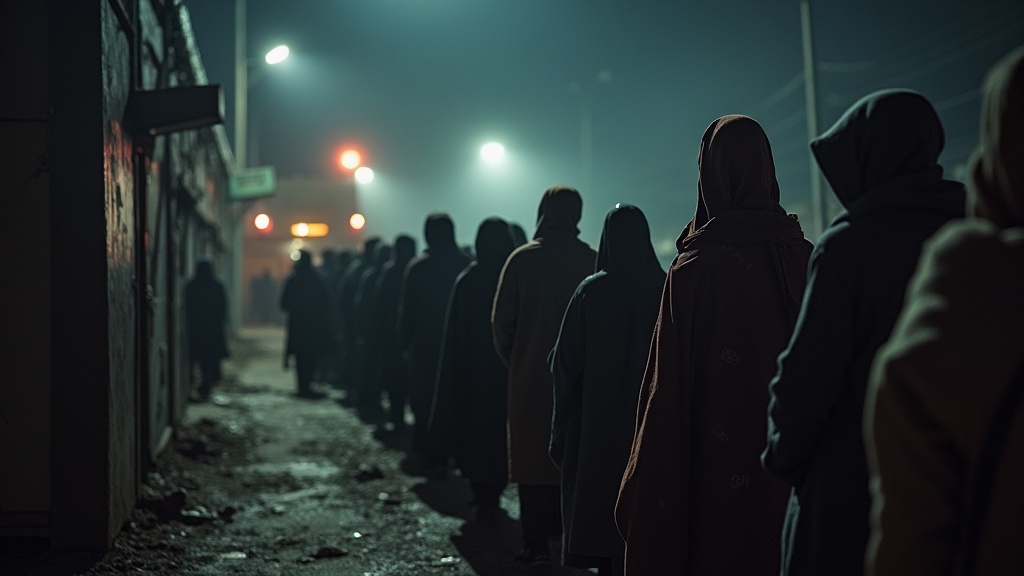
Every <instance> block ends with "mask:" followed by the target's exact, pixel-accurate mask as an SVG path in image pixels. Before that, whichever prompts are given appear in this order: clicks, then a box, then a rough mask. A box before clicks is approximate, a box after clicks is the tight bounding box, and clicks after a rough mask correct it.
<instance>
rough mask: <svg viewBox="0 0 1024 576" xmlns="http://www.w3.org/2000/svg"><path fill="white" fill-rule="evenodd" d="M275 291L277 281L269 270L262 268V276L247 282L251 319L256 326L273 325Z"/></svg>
mask: <svg viewBox="0 0 1024 576" xmlns="http://www.w3.org/2000/svg"><path fill="white" fill-rule="evenodd" d="M276 291H277V281H276V280H275V279H274V277H273V276H272V275H271V273H270V268H264V269H263V273H262V274H260V275H259V276H257V277H256V278H253V279H252V280H251V281H250V282H249V294H250V296H251V297H252V312H253V318H254V319H255V320H256V323H257V324H261V325H264V326H266V325H267V324H273V323H274V300H275V299H276V296H277V295H276V294H275V292H276Z"/></svg>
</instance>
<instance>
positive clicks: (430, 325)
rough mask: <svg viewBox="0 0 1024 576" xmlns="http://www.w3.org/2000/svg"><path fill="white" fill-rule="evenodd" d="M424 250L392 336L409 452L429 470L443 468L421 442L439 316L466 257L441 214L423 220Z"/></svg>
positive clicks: (407, 282) (412, 269)
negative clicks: (407, 415) (402, 376)
mask: <svg viewBox="0 0 1024 576" xmlns="http://www.w3.org/2000/svg"><path fill="white" fill-rule="evenodd" d="M424 237H425V238H426V240H427V249H426V250H425V251H424V253H423V254H421V255H420V256H418V257H417V258H415V259H414V260H413V261H412V262H410V263H409V265H408V267H407V268H406V270H405V279H404V281H403V283H402V295H401V298H400V300H401V306H400V307H399V310H398V333H399V337H400V338H401V339H402V345H403V347H404V349H405V353H406V357H407V358H408V359H409V369H410V404H411V406H412V413H413V416H414V417H415V418H416V423H415V428H414V429H413V452H414V454H415V456H416V460H417V464H418V465H419V466H421V467H423V468H424V469H433V468H437V467H439V466H442V465H443V464H444V462H443V460H442V458H441V455H439V454H437V453H436V452H435V451H433V450H432V449H431V447H430V446H429V443H428V441H427V430H428V428H427V425H428V423H429V421H430V405H431V403H432V401H433V398H434V383H435V380H436V378H437V364H438V361H439V359H440V354H441V339H442V338H443V337H444V321H445V314H446V313H447V310H448V298H449V297H450V296H451V293H452V286H453V285H454V284H455V278H456V277H458V275H459V273H460V272H462V271H463V270H464V269H465V268H466V266H467V265H469V258H467V257H466V255H465V254H463V253H462V251H461V250H459V247H458V246H457V245H456V244H455V225H454V224H453V223H452V220H451V218H450V217H449V216H448V215H447V214H441V213H435V214H431V215H430V216H428V217H427V221H426V224H425V226H424Z"/></svg>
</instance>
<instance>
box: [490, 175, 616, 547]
mask: <svg viewBox="0 0 1024 576" xmlns="http://www.w3.org/2000/svg"><path fill="white" fill-rule="evenodd" d="M582 210H583V200H582V198H580V193H579V192H577V191H576V190H575V189H574V188H570V187H568V186H552V187H551V188H548V189H547V190H545V191H544V195H543V197H542V199H541V202H540V207H539V209H538V213H537V233H536V234H535V235H534V237H533V241H532V242H528V243H527V244H524V245H523V246H520V247H519V248H517V249H516V250H515V252H513V253H512V255H511V256H509V258H508V260H507V261H506V262H505V267H504V268H503V269H502V272H501V280H500V281H499V282H498V292H497V294H496V295H495V297H494V310H493V312H492V314H491V320H492V324H493V326H492V328H493V331H494V343H495V347H496V349H497V351H498V355H499V356H501V358H502V360H504V362H505V364H506V365H507V366H508V372H509V377H508V434H509V436H508V440H509V466H510V475H509V478H510V480H511V481H512V482H517V483H518V484H519V504H520V510H521V517H520V521H521V522H522V527H523V549H522V550H521V551H520V552H519V553H518V554H517V555H516V557H515V559H516V560H517V561H519V562H524V563H530V564H540V563H545V562H547V560H548V555H549V549H548V540H549V539H551V538H554V537H557V536H559V535H560V533H561V530H562V518H561V513H560V511H559V508H560V492H559V473H558V468H556V467H555V464H554V463H553V462H552V461H551V458H550V457H549V456H548V443H549V441H550V439H551V414H552V398H553V396H552V385H553V382H552V378H551V369H550V368H549V367H548V363H547V358H548V354H549V353H550V352H551V349H552V347H554V345H555V340H556V339H557V337H558V328H559V325H560V324H561V322H562V317H563V316H564V315H565V307H566V305H567V304H568V303H569V299H570V298H571V297H572V294H573V292H574V291H575V290H576V287H577V286H579V284H580V282H581V281H582V280H583V279H584V278H586V277H587V276H589V275H590V274H593V272H594V260H595V257H596V254H595V253H594V250H593V249H591V248H590V246H587V245H586V244H585V243H584V242H582V241H581V240H580V239H579V238H577V236H579V233H580V231H579V229H578V228H576V225H577V224H578V223H579V221H580V216H581V213H582Z"/></svg>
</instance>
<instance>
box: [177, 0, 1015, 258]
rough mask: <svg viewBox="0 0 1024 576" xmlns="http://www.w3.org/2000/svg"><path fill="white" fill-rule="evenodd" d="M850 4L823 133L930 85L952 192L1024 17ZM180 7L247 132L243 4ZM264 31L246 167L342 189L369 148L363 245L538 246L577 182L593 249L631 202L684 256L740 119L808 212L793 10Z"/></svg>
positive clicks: (297, 7)
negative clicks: (404, 237) (368, 238)
mask: <svg viewBox="0 0 1024 576" xmlns="http://www.w3.org/2000/svg"><path fill="white" fill-rule="evenodd" d="M836 4H840V3H837V2H812V5H813V14H812V17H813V27H814V41H815V49H816V56H817V60H818V69H819V71H818V88H819V105H820V122H821V123H820V125H819V129H820V131H824V130H825V128H827V127H828V125H830V124H831V123H832V122H833V121H834V120H835V119H836V118H838V117H839V115H840V114H842V112H843V111H844V110H845V109H846V108H847V107H848V106H849V105H850V104H852V103H853V102H854V101H856V100H857V99H859V98H860V97H861V96H863V95H865V94H867V93H869V92H871V91H874V90H877V89H881V88H889V87H903V88H911V89H915V90H918V91H920V92H922V93H923V94H924V95H925V96H927V97H928V98H929V99H930V100H931V101H932V102H933V103H934V104H935V105H936V107H937V109H938V110H939V114H940V116H941V117H942V120H943V123H944V125H945V128H946V151H945V153H944V154H943V164H944V166H945V167H946V173H947V177H956V176H959V175H961V172H962V168H961V166H962V164H963V163H964V162H966V159H967V157H968V155H969V154H970V152H971V149H972V148H973V146H974V145H975V143H976V142H977V124H978V109H979V106H980V99H979V91H978V88H979V86H980V84H981V81H982V78H983V77H984V74H985V71H986V70H987V69H988V67H989V66H991V65H992V64H993V63H994V62H995V61H996V60H998V59H999V57H1001V56H1002V55H1004V54H1005V53H1006V52H1008V51H1009V50H1010V49H1011V48H1013V47H1014V46H1016V45H1019V44H1021V43H1024V2H1020V1H1019V0H971V1H966V0H927V1H924V0H914V1H901V0H864V1H860V2H844V3H842V4H843V5H844V6H843V7H837V6H836ZM185 5H186V7H187V8H188V10H189V12H190V15H191V18H192V24H193V28H194V31H195V35H196V38H197V42H198V44H199V48H200V51H201V53H202V57H203V61H204V63H205V65H206V69H207V75H208V76H209V79H210V82H211V83H219V84H222V85H223V87H224V92H225V99H226V103H227V122H226V125H225V127H226V129H227V130H228V134H229V137H231V138H233V134H234V132H233V129H234V128H233V125H234V122H233V115H234V100H233V98H234V86H233V83H234V37H233V34H234V5H235V3H234V0H186V1H185ZM247 20H248V48H249V56H250V57H251V58H253V59H254V62H258V65H257V66H256V67H257V68H267V67H266V66H265V65H264V64H262V56H263V54H265V53H266V52H267V51H268V50H269V49H270V48H273V47H274V46H275V45H277V44H280V43H285V44H287V45H288V46H289V47H290V48H291V56H290V58H289V59H288V60H287V61H285V62H284V63H283V64H281V65H279V66H276V67H273V68H267V69H262V70H258V71H256V72H251V73H250V74H258V75H259V81H258V82H257V83H256V84H255V85H254V86H253V87H252V88H251V89H250V92H249V130H250V133H251V135H252V137H251V138H255V139H258V145H257V146H256V148H257V149H253V147H250V151H249V155H250V164H253V163H257V162H256V160H257V159H258V163H259V164H273V165H275V166H276V167H277V170H278V174H279V176H289V175H306V176H314V177H325V178H326V177H339V176H338V172H339V171H338V169H337V164H336V160H335V154H336V153H337V152H338V151H339V149H340V147H341V146H342V145H343V144H347V143H351V144H356V145H358V146H359V147H360V148H361V149H362V150H363V152H364V157H365V159H366V163H367V164H368V165H370V166H371V167H373V169H374V170H375V172H376V174H377V179H376V180H375V181H374V182H373V183H372V184H369V185H366V186H361V187H360V191H359V194H360V202H361V205H362V208H363V210H364V212H365V213H366V216H367V228H366V232H367V233H371V234H380V235H382V236H384V238H385V239H386V240H388V241H390V239H391V238H392V237H393V236H394V234H396V233H398V232H409V233H412V234H413V235H415V236H417V237H420V238H422V236H421V232H422V223H423V218H424V216H425V214H426V213H428V212H430V211H435V210H442V211H447V212H449V213H450V214H451V215H452V216H453V218H454V219H455V222H456V233H457V235H458V239H459V242H460V243H461V244H472V241H473V236H474V234H475V230H476V227H477V225H478V224H479V222H480V221H481V220H482V219H484V218H486V217H488V216H491V215H498V216H502V217H504V218H506V219H509V220H514V221H518V222H520V223H522V224H523V225H524V227H525V228H526V229H527V232H528V233H532V231H533V224H534V219H535V218H536V209H537V204H538V201H539V199H540V196H541V192H542V191H543V190H544V189H545V188H546V187H548V186H550V185H552V184H555V183H565V184H569V185H572V186H576V187H577V188H579V189H580V192H581V193H582V194H583V198H584V214H583V220H582V222H581V223H580V229H581V230H582V234H581V237H582V238H583V240H585V241H587V242H588V243H590V244H591V245H592V246H596V245H597V241H598V238H599V236H600V230H601V225H602V222H603V218H604V215H605V213H606V212H607V211H608V210H609V209H610V208H611V207H612V206H613V205H614V204H615V203H616V202H628V203H632V204H636V205H637V206H639V207H640V208H641V209H643V210H644V211H645V212H646V214H647V216H648V219H649V220H650V222H651V229H652V234H653V240H654V242H655V247H656V248H657V249H658V252H659V254H660V255H661V256H662V258H663V261H665V262H667V261H668V260H670V259H671V256H672V255H673V254H674V241H675V238H676V237H677V236H678V234H679V232H680V230H681V229H682V227H683V226H684V225H685V224H686V222H687V221H688V220H689V218H690V217H691V216H692V214H693V211H694V207H695V204H696V181H697V169H696V159H697V151H698V149H699V144H700V137H701V135H702V134H703V132H704V129H705V128H706V127H707V125H708V124H709V123H710V122H711V121H712V120H714V119H715V118H716V117H718V116H722V115H725V114H734V113H735V114H747V115H750V116H753V117H754V118H755V119H757V120H758V121H759V122H760V123H761V124H762V126H764V128H765V131H766V132H767V133H768V137H769V139H770V140H771V142H772V147H773V150H774V153H775V163H776V167H777V170H778V179H779V183H780V186H781V189H782V203H783V205H784V206H785V207H786V208H787V209H788V210H789V211H791V212H798V213H800V214H801V215H805V214H806V213H807V210H808V208H809V192H808V190H809V181H810V177H809V168H808V150H807V140H808V138H807V124H806V117H805V108H804V87H803V84H802V75H801V72H802V70H803V57H802V52H801V28H800V11H799V2H798V1H797V0H788V1H784V0H769V1H755V0H746V1H744V0H716V1H715V2H705V1H697V0H687V1H671V2H670V1H665V0H637V1H626V0H617V1H615V0H502V1H499V0H344V1H341V0H339V1H327V0H293V1H291V2H280V1H277V0H249V2H248V18H247ZM256 59H258V60H256ZM585 100H586V101H588V102H589V109H590V114H591V127H592V138H591V146H592V171H591V177H590V178H589V179H588V178H586V176H585V174H584V170H583V168H582V166H583V164H584V163H583V161H582V159H581V156H582V153H581V112H582V110H583V107H584V101H585ZM491 140H494V141H499V142H501V143H503V144H504V145H505V147H506V149H507V157H506V161H505V163H504V164H503V165H501V166H498V167H492V166H487V165H485V164H484V163H482V162H481V160H480V157H479V153H478V152H479V149H480V146H481V145H483V144H484V143H485V142H488V141H491ZM257 157H258V158H257ZM825 195H826V197H828V198H831V192H830V191H828V189H827V187H826V189H825ZM809 218H810V217H809V215H806V216H803V217H802V220H803V221H804V228H805V230H806V231H808V235H810V224H809Z"/></svg>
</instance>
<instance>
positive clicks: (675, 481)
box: [615, 115, 811, 576]
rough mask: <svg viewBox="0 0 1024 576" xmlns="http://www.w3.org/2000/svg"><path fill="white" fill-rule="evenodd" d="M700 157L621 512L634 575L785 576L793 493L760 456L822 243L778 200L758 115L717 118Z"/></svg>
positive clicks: (646, 382)
mask: <svg viewBox="0 0 1024 576" xmlns="http://www.w3.org/2000/svg"><path fill="white" fill-rule="evenodd" d="M697 163H698V169H699V178H698V181H697V211H696V213H695V214H694V216H693V219H692V220H691V221H690V223H689V225H688V226H687V227H686V228H685V229H684V230H683V233H682V235H681V236H680V237H679V240H678V241H677V242H676V247H677V248H678V250H679V255H678V256H676V258H675V261H674V262H673V263H672V266H671V268H670V269H669V272H668V278H667V279H666V281H665V288H664V290H663V293H662V297H661V310H660V312H659V317H658V322H657V324H656V327H655V330H654V336H653V339H652V342H651V349H650V356H649V358H648V361H647V371H646V373H645V374H644V378H643V384H642V387H641V390H640V401H639V403H638V421H637V428H636V432H635V435H634V440H633V447H632V451H631V454H630V459H629V462H628V463H627V465H626V471H625V473H624V474H623V478H622V486H621V487H620V490H619V499H618V502H617V503H616V509H615V514H616V522H617V524H618V527H619V531H620V532H621V533H622V535H623V537H624V539H625V541H626V574H630V575H646V574H680V573H683V574H701V575H716V574H721V575H735V574H743V575H745V576H751V575H764V576H769V575H770V576H776V575H777V574H778V573H779V551H780V542H779V538H780V530H781V528H782V520H783V517H784V514H785V505H786V492H787V489H786V486H785V484H783V483H782V482H781V481H779V480H778V479H776V478H774V477H773V476H771V475H769V474H768V473H767V472H765V471H764V470H763V469H762V468H761V463H760V459H759V455H760V453H761V450H763V449H764V445H765V437H764V430H765V426H766V425H767V423H766V419H767V406H768V381H769V380H770V379H771V377H772V375H773V374H774V373H775V358H776V357H777V356H778V354H779V352H781V351H782V349H783V348H784V347H785V345H786V342H787V341H788V340H789V335H790V332H791V331H792V328H793V324H794V322H795V321H796V317H797V313H798V310H799V306H800V297H801V295H802V294H803V289H804V283H805V280H806V270H807V261H808V258H809V256H810V253H811V244H810V243H809V242H808V241H807V240H806V239H805V238H804V234H803V230H802V229H801V228H800V224H799V222H798V221H797V219H796V217H795V216H794V215H790V214H787V213H786V211H785V210H784V209H783V208H782V206H781V205H780V204H779V185H778V182H777V181H776V179H775V165H774V162H773V160H772V152H771V145H770V144H769V142H768V137H767V136H766V135H765V133H764V130H763V129H762V128H761V126H760V125H759V124H758V123H757V122H756V121H755V120H753V119H752V118H749V117H747V116H739V115H731V116H723V117H721V118H719V119H717V120H715V121H714V122H712V123H711V125H710V126H708V129H707V130H706V131H705V132H704V136H703V138H702V139H701V148H700V155H699V156H698V157H697Z"/></svg>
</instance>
